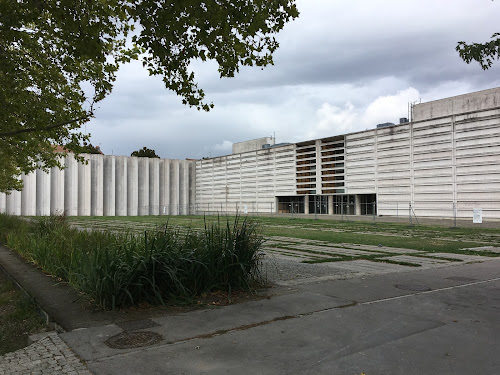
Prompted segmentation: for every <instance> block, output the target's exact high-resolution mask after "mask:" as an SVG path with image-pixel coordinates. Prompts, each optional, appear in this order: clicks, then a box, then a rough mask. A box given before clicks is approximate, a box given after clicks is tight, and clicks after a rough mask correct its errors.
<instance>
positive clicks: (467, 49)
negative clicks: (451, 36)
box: [456, 33, 500, 70]
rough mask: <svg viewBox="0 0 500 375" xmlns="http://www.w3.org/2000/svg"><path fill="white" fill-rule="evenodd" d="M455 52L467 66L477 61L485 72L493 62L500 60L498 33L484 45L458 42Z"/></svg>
mask: <svg viewBox="0 0 500 375" xmlns="http://www.w3.org/2000/svg"><path fill="white" fill-rule="evenodd" d="M456 50H457V51H458V53H459V55H460V57H461V58H462V60H464V61H465V62H466V63H467V64H470V63H471V62H472V61H477V62H478V63H479V65H481V68H483V70H487V69H489V68H491V65H493V60H498V59H499V58H500V33H495V34H493V35H492V36H491V41H489V42H486V43H472V44H467V43H465V42H458V44H457V47H456Z"/></svg>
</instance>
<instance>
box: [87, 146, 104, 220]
mask: <svg viewBox="0 0 500 375" xmlns="http://www.w3.org/2000/svg"><path fill="white" fill-rule="evenodd" d="M90 164H91V167H90V179H91V187H90V190H91V193H90V215H91V216H102V215H103V207H104V196H103V179H104V175H103V173H104V158H103V157H102V155H90Z"/></svg>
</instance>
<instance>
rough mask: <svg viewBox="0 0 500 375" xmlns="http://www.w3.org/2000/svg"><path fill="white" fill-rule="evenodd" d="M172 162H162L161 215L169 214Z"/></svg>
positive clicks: (167, 160) (164, 160)
mask: <svg viewBox="0 0 500 375" xmlns="http://www.w3.org/2000/svg"><path fill="white" fill-rule="evenodd" d="M169 185H170V160H169V159H161V160H160V215H168V214H169V199H170V190H169Z"/></svg>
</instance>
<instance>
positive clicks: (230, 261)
mask: <svg viewBox="0 0 500 375" xmlns="http://www.w3.org/2000/svg"><path fill="white" fill-rule="evenodd" d="M0 220H1V222H2V223H3V222H4V221H6V222H9V220H12V222H14V221H16V222H17V223H18V221H17V220H21V221H22V222H23V223H24V224H23V225H22V227H23V229H22V230H19V229H18V227H17V226H16V225H6V226H5V227H4V226H3V225H2V227H0V228H1V229H0V232H1V233H0V236H1V237H0V238H2V241H4V239H6V241H5V243H6V244H7V245H8V246H10V247H11V248H13V249H14V250H16V251H17V252H19V253H20V254H21V255H23V256H24V257H25V258H26V259H28V260H30V261H32V262H33V263H35V264H37V265H38V266H40V267H41V268H42V269H43V270H44V271H46V272H48V273H50V274H52V275H54V276H56V277H59V278H61V279H62V280H65V281H68V282H69V283H70V285H72V286H73V287H75V288H76V289H78V290H81V291H83V292H84V293H86V294H88V295H90V296H91V297H92V298H93V299H94V300H95V301H96V303H97V304H99V305H101V306H103V307H104V308H115V307H124V306H129V305H133V304H138V303H141V302H149V303H153V304H165V303H166V302H168V301H179V300H183V301H186V300H191V299H192V298H194V297H195V296H197V295H199V294H201V293H205V292H210V291H213V290H221V289H225V290H229V291H231V290H233V289H247V290H248V289H249V288H250V287H251V284H252V283H254V282H258V281H260V275H259V264H260V260H261V257H262V252H261V250H260V249H261V245H262V238H261V237H260V236H259V235H258V234H257V230H256V225H255V223H253V222H251V221H249V220H247V219H241V218H239V217H236V219H235V221H234V222H229V220H228V219H226V220H225V221H224V220H221V219H220V218H219V220H218V221H216V222H213V223H205V227H204V229H203V230H201V231H194V230H190V229H188V231H187V232H186V233H183V234H182V233H181V232H179V231H178V230H175V229H173V228H171V227H169V226H168V224H166V225H164V226H163V227H162V228H158V229H156V230H154V231H149V232H144V233H142V234H135V233H118V232H105V231H86V230H78V229H76V228H72V227H70V226H69V225H68V223H67V221H66V220H65V218H64V217H61V216H52V217H49V218H43V219H40V220H35V221H33V222H31V223H26V222H25V221H23V220H22V219H19V218H14V217H7V216H6V215H3V217H2V218H1V219H0Z"/></svg>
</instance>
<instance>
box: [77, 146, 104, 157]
mask: <svg viewBox="0 0 500 375" xmlns="http://www.w3.org/2000/svg"><path fill="white" fill-rule="evenodd" d="M81 152H82V153H83V154H101V155H102V154H103V152H102V151H101V148H100V147H99V146H92V144H91V143H86V144H84V145H83V146H82V151H81Z"/></svg>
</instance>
